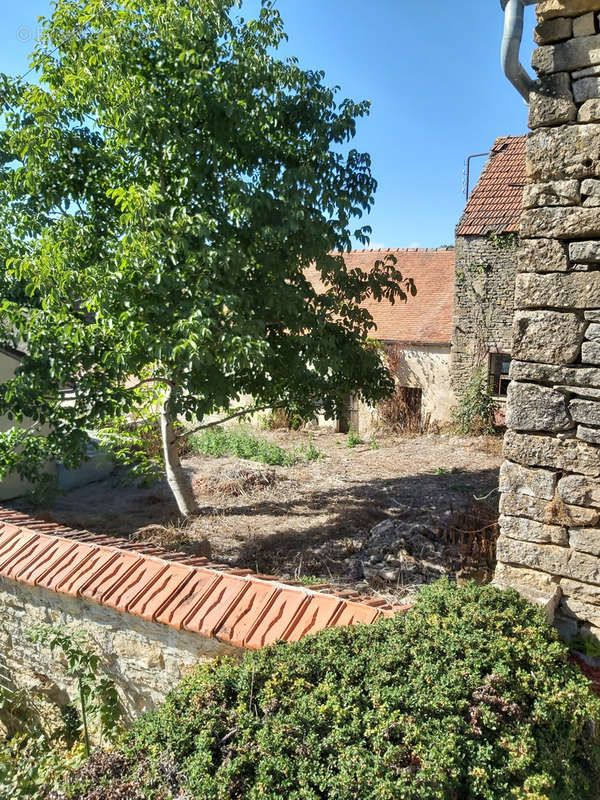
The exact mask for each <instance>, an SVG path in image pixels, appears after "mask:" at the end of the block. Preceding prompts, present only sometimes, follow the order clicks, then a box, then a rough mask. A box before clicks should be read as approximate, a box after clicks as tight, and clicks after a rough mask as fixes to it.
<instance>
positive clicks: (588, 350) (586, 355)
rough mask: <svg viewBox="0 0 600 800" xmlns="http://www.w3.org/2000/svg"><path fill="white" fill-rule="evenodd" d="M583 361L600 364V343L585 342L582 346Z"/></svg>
mask: <svg viewBox="0 0 600 800" xmlns="http://www.w3.org/2000/svg"><path fill="white" fill-rule="evenodd" d="M595 305H597V304H595ZM581 360H582V361H583V363H584V364H600V342H584V343H583V344H582V345H581Z"/></svg>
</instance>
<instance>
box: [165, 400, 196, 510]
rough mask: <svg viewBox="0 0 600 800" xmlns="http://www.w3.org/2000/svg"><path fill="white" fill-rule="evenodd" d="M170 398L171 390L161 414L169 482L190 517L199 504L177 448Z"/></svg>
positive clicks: (180, 505) (182, 507)
mask: <svg viewBox="0 0 600 800" xmlns="http://www.w3.org/2000/svg"><path fill="white" fill-rule="evenodd" d="M170 399H171V392H170V391H169V393H168V394H167V397H166V398H165V402H164V405H163V407H162V411H161V414H160V431H161V434H162V442H163V453H164V458H165V471H166V474H167V483H168V484H169V488H170V489H171V491H172V492H173V496H174V498H175V502H176V503H177V508H178V509H179V513H180V514H181V515H182V516H183V517H190V516H192V515H193V514H197V513H198V504H197V503H196V500H195V498H194V493H193V491H192V486H191V484H190V482H189V480H188V479H187V476H186V474H185V471H184V469H183V467H182V466H181V459H180V458H179V451H178V449H177V436H176V434H175V428H174V427H173V420H172V418H171V412H170V409H169V404H170V403H169V401H170Z"/></svg>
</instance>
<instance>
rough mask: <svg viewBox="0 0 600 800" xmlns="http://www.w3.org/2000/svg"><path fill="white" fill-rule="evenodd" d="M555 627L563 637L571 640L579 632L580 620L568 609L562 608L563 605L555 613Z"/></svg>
mask: <svg viewBox="0 0 600 800" xmlns="http://www.w3.org/2000/svg"><path fill="white" fill-rule="evenodd" d="M553 625H554V627H555V628H556V630H557V631H558V633H559V635H560V636H562V638H563V639H565V640H566V641H569V640H570V639H572V638H573V637H574V636H577V635H578V634H579V628H580V626H579V622H578V621H577V620H576V619H575V618H574V617H573V616H572V615H571V613H570V612H569V611H568V610H567V609H564V610H563V609H562V608H561V606H560V605H559V607H558V608H557V610H556V613H555V614H554V623H553Z"/></svg>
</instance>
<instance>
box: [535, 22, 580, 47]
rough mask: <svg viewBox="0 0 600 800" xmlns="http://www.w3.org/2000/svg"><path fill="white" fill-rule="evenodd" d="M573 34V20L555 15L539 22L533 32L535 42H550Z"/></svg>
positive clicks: (567, 37) (558, 40)
mask: <svg viewBox="0 0 600 800" xmlns="http://www.w3.org/2000/svg"><path fill="white" fill-rule="evenodd" d="M572 34H573V21H572V20H570V19H568V18H567V17H557V18H556V19H550V20H547V21H546V22H542V23H540V24H539V25H538V26H537V27H536V29H535V31H534V32H533V38H534V39H535V41H536V43H537V44H552V43H553V42H560V41H561V40H563V39H570V38H571V36H572Z"/></svg>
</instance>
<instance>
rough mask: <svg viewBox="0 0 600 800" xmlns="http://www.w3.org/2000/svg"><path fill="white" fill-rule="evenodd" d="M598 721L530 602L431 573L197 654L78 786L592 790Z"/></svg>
mask: <svg viewBox="0 0 600 800" xmlns="http://www.w3.org/2000/svg"><path fill="white" fill-rule="evenodd" d="M599 721H600V701H599V700H598V699H597V698H595V697H594V695H593V694H592V693H591V691H590V689H589V686H588V683H587V681H586V679H585V678H584V677H583V676H582V675H581V674H580V673H579V672H578V671H577V669H576V668H575V667H573V666H572V665H570V664H569V661H568V652H567V649H566V647H565V646H564V645H563V644H562V643H561V642H560V641H559V640H558V637H557V635H556V634H555V632H554V631H552V630H551V629H550V628H548V626H547V625H546V623H545V621H544V618H543V615H542V613H541V612H540V611H539V610H538V609H535V608H534V607H533V606H531V605H529V604H528V603H526V602H525V601H524V600H523V599H521V598H520V597H519V596H518V595H517V594H516V593H515V592H501V591H499V590H497V589H495V588H493V587H490V586H486V587H478V586H475V585H474V584H469V585H467V586H466V587H462V588H459V587H457V586H455V585H453V584H451V583H449V582H447V581H441V582H439V583H437V584H435V585H433V586H430V587H428V588H426V589H423V591H422V592H421V593H420V595H419V596H418V598H417V601H416V604H415V606H414V608H413V609H412V610H411V611H410V612H408V613H407V614H404V615H399V616H397V617H395V618H394V619H386V620H382V621H379V622H377V623H376V624H374V625H373V626H369V627H367V626H357V627H351V628H342V629H329V630H326V631H323V632H322V633H320V634H318V635H316V636H312V637H307V638H306V639H304V640H303V641H301V642H300V643H298V644H295V645H281V644H280V645H276V646H273V647H269V648H266V649H264V650H262V651H259V652H256V653H250V654H248V655H247V656H246V657H245V658H244V659H243V661H242V662H241V663H239V662H237V661H234V660H224V661H221V662H215V663H211V664H206V665H203V666H201V667H199V668H198V670H197V671H196V672H195V673H194V674H193V675H192V676H190V677H189V678H188V679H186V680H185V681H184V682H183V683H182V684H181V685H180V686H179V687H178V688H177V689H175V690H174V691H173V692H171V693H170V695H169V696H168V698H167V700H166V702H165V703H164V705H163V706H162V707H161V708H159V709H158V710H157V711H155V712H153V713H151V714H149V715H147V716H145V717H143V718H141V719H140V720H138V722H137V723H136V724H135V725H134V727H133V729H132V730H131V732H130V733H129V735H128V736H127V739H126V740H125V741H124V743H123V744H122V745H121V748H120V754H119V755H118V757H119V758H122V757H123V756H125V762H124V763H125V765H126V766H125V767H123V769H122V772H123V775H122V776H121V777H120V778H118V779H115V780H113V781H112V782H111V783H110V785H109V786H108V788H107V789H106V794H102V795H99V794H96V793H95V794H93V795H91V794H90V795H88V797H92V796H93V797H94V798H100V797H102V798H105V797H106V798H107V800H108V798H112V797H117V796H125V795H122V794H119V793H118V791H117V790H119V789H120V787H122V786H123V785H127V781H129V782H131V780H132V776H133V775H135V776H136V786H137V787H139V791H140V792H141V793H142V794H143V796H144V797H145V798H148V799H152V800H158V798H174V797H177V796H186V797H187V796H189V797H194V798H202V800H233V799H234V798H235V800H259V798H260V800H280V799H281V798H289V800H436V799H437V800H575V799H576V798H577V800H593V799H596V798H598V797H599V796H600V746H599V742H598V738H597V736H598V734H597V731H596V726H597V723H598V722H599ZM141 764H142V765H145V766H143V767H140V765H141ZM169 764H170V765H171V767H169V768H167V766H165V765H169ZM127 765H129V766H127ZM165 775H166V776H167V777H165ZM83 788H84V787H82V784H81V783H78V776H77V774H75V775H74V776H73V778H72V779H71V781H70V785H69V788H68V792H67V794H68V796H69V797H77V798H84V797H86V794H85V792H84V791H82V789H83ZM78 792H79V793H78Z"/></svg>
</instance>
